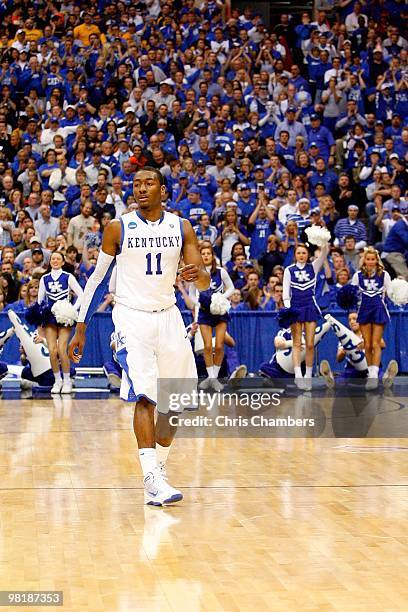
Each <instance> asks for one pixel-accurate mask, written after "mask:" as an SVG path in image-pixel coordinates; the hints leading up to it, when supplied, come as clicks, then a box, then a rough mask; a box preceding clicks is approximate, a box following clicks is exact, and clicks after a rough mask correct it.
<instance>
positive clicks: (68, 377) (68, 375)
mask: <svg viewBox="0 0 408 612" xmlns="http://www.w3.org/2000/svg"><path fill="white" fill-rule="evenodd" d="M63 376H64V382H71V376H70V374H69V372H64V374H63Z"/></svg>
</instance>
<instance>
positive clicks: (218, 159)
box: [207, 153, 235, 183]
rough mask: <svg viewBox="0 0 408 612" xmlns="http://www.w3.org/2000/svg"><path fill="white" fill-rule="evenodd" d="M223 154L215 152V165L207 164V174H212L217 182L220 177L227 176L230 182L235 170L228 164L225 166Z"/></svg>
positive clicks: (233, 179)
mask: <svg viewBox="0 0 408 612" xmlns="http://www.w3.org/2000/svg"><path fill="white" fill-rule="evenodd" d="M225 164H226V159H225V155H223V154H222V153H217V155H216V156H215V166H209V167H208V169H207V174H209V175H210V176H213V177H214V178H215V180H216V181H217V183H220V182H221V181H222V179H225V178H228V179H230V181H231V183H233V182H234V181H235V172H234V170H233V169H232V168H230V167H229V166H226V165H225Z"/></svg>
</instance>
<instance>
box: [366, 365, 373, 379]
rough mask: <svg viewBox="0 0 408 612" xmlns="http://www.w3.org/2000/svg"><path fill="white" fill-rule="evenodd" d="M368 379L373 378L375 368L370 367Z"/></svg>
mask: <svg viewBox="0 0 408 612" xmlns="http://www.w3.org/2000/svg"><path fill="white" fill-rule="evenodd" d="M367 378H373V366H368V376H367Z"/></svg>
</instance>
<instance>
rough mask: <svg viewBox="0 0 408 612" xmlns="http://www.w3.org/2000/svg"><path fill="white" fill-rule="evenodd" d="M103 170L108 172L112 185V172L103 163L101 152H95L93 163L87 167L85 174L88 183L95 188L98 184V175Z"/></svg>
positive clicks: (109, 181)
mask: <svg viewBox="0 0 408 612" xmlns="http://www.w3.org/2000/svg"><path fill="white" fill-rule="evenodd" d="M101 170H106V171H107V173H108V177H107V178H108V183H109V184H112V170H111V169H110V168H109V166H107V165H106V164H102V163H101V152H100V151H94V152H93V153H92V163H91V164H89V166H85V173H86V177H87V179H88V183H89V184H90V185H91V187H93V186H94V185H96V183H97V182H98V174H99V172H100V171H101Z"/></svg>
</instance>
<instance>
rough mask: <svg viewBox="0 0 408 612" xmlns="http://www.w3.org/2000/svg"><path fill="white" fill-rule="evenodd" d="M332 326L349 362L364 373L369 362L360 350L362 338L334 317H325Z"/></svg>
mask: <svg viewBox="0 0 408 612" xmlns="http://www.w3.org/2000/svg"><path fill="white" fill-rule="evenodd" d="M324 318H325V319H326V321H328V322H329V323H330V325H331V328H332V330H333V331H334V333H335V334H336V336H337V337H338V339H339V341H340V344H341V346H342V347H343V349H344V351H345V353H346V355H347V359H348V361H349V362H350V363H351V364H352V365H353V366H354V367H355V368H356V370H359V371H363V370H366V369H367V368H368V365H367V360H366V356H365V353H364V351H362V350H361V349H359V348H358V345H359V344H361V341H362V340H361V338H360V337H359V336H357V334H355V333H354V332H352V331H351V329H348V327H346V326H345V325H343V323H340V321H338V320H337V319H335V318H334V317H332V315H329V314H327V315H326V316H325V317H324Z"/></svg>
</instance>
